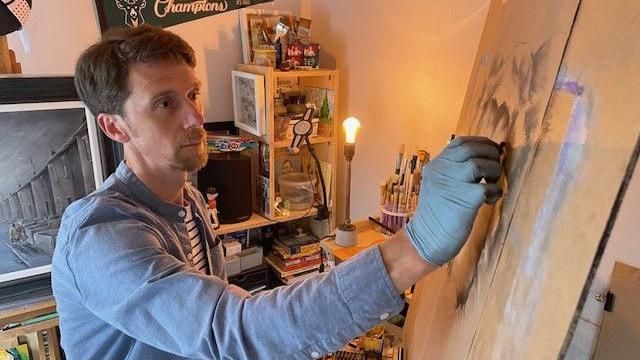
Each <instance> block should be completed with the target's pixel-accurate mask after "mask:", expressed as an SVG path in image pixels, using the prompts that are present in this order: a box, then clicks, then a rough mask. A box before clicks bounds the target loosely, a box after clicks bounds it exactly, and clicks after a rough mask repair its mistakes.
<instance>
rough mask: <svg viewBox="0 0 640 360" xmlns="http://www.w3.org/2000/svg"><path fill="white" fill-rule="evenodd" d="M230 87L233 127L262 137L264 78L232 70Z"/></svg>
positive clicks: (264, 115)
mask: <svg viewBox="0 0 640 360" xmlns="http://www.w3.org/2000/svg"><path fill="white" fill-rule="evenodd" d="M231 87H232V92H233V122H234V125H235V126H236V127H238V128H239V129H242V130H245V131H247V132H249V133H251V134H253V135H255V136H262V134H263V133H264V129H265V117H266V112H265V89H264V76H262V75H256V74H250V73H246V72H242V71H236V70H232V71H231Z"/></svg>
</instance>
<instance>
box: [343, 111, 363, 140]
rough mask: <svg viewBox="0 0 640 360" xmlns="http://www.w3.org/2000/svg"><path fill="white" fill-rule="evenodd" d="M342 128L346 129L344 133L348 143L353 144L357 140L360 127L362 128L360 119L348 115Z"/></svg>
mask: <svg viewBox="0 0 640 360" xmlns="http://www.w3.org/2000/svg"><path fill="white" fill-rule="evenodd" d="M342 128H343V129H344V133H345V135H346V142H347V144H353V143H355V142H356V133H357V132H358V129H360V120H358V119H356V118H354V117H353V116H351V117H348V118H347V119H346V120H345V121H343V122H342Z"/></svg>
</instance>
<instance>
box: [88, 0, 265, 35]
mask: <svg viewBox="0 0 640 360" xmlns="http://www.w3.org/2000/svg"><path fill="white" fill-rule="evenodd" d="M95 2H96V7H97V9H98V17H99V19H100V29H101V30H102V32H104V31H106V30H107V29H109V28H112V27H117V26H130V27H136V26H138V25H142V24H150V25H156V26H160V27H167V26H171V25H176V24H181V23H184V22H187V21H191V20H195V19H200V18H203V17H207V16H211V15H217V14H220V13H223V12H226V11H231V10H236V9H240V8H243V7H246V6H251V5H255V4H260V3H266V2H273V0H226V1H212V0H95Z"/></svg>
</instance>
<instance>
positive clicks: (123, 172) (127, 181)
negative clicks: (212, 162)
mask: <svg viewBox="0 0 640 360" xmlns="http://www.w3.org/2000/svg"><path fill="white" fill-rule="evenodd" d="M115 176H116V178H117V179H118V180H120V181H121V182H122V183H123V184H124V185H125V186H126V187H127V189H128V190H129V191H130V193H129V195H130V196H131V197H132V198H134V199H135V200H136V201H137V202H140V203H142V204H144V205H145V206H147V207H148V208H150V209H151V210H153V211H154V212H156V213H158V214H160V215H162V216H163V217H165V218H167V219H168V220H171V221H173V222H184V217H185V216H186V212H185V210H184V207H182V206H180V205H176V204H172V203H168V202H165V201H162V200H160V198H158V197H157V196H156V195H155V194H154V193H153V192H152V191H151V189H149V188H148V187H147V185H145V184H144V183H143V182H142V180H140V178H138V177H137V176H136V174H134V173H133V171H131V169H130V168H129V166H127V164H125V162H124V161H121V162H120V164H119V165H118V168H117V169H116V172H115ZM185 188H186V187H185ZM184 196H185V201H187V202H189V203H191V202H192V200H191V194H190V193H189V191H185V192H184Z"/></svg>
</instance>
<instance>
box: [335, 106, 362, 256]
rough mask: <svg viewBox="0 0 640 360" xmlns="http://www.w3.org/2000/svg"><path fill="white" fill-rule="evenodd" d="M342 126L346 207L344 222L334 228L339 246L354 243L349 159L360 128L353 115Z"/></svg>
mask: <svg viewBox="0 0 640 360" xmlns="http://www.w3.org/2000/svg"><path fill="white" fill-rule="evenodd" d="M342 128H343V129H344V133H345V144H344V157H345V158H346V159H347V189H346V190H347V191H346V195H347V196H346V200H347V204H346V208H345V216H344V222H343V223H342V224H340V225H339V226H338V229H337V230H336V244H338V245H340V246H354V245H356V243H357V241H356V227H355V225H353V224H352V223H351V219H350V207H351V160H353V155H355V153H356V133H357V132H358V129H359V128H360V121H358V119H356V118H354V117H348V118H347V119H346V120H345V121H344V122H342Z"/></svg>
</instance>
